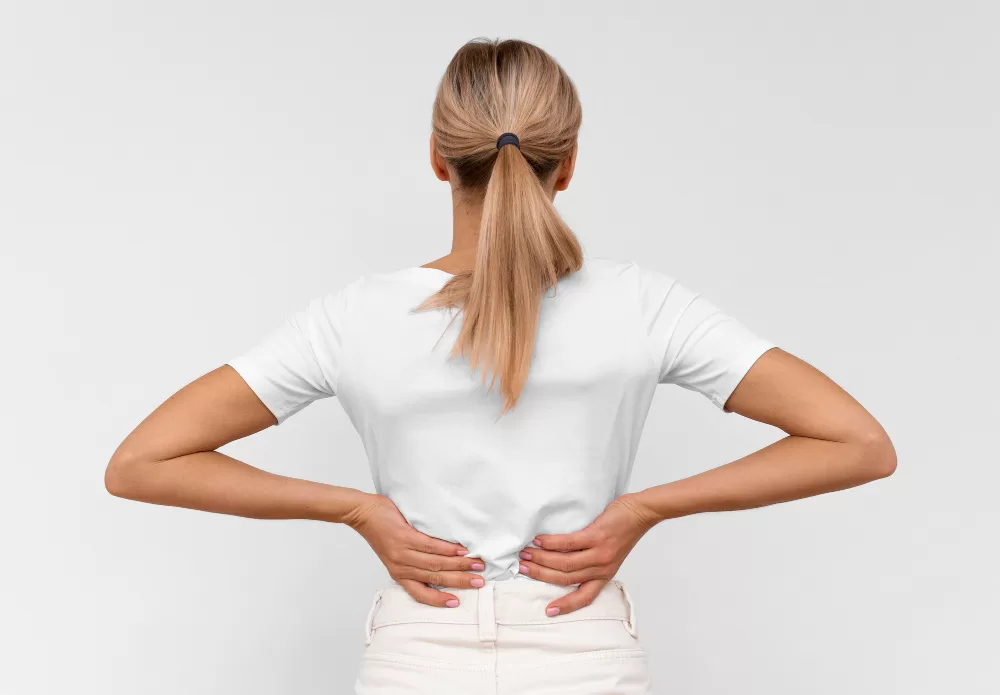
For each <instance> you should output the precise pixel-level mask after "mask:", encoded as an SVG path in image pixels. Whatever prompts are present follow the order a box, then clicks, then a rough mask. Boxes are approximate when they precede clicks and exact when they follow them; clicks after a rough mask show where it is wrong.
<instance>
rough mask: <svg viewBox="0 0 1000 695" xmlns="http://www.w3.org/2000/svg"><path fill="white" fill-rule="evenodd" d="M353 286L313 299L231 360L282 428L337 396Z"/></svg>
mask: <svg viewBox="0 0 1000 695" xmlns="http://www.w3.org/2000/svg"><path fill="white" fill-rule="evenodd" d="M348 289H349V286H348V287H345V288H343V289H341V290H339V291H336V292H331V293H329V294H327V295H325V296H322V297H316V298H313V299H311V300H309V301H308V302H307V303H306V304H305V305H304V306H302V307H300V308H299V309H298V310H296V311H294V312H293V313H291V314H290V315H289V316H287V317H286V318H285V320H284V321H283V322H282V323H281V324H280V325H278V326H277V327H275V328H273V329H272V330H271V331H270V332H269V333H267V334H266V335H265V336H264V337H263V338H262V339H261V340H260V341H259V342H257V343H256V344H254V345H251V346H250V347H249V348H247V349H246V350H244V351H243V352H241V353H239V354H237V355H236V356H235V357H233V358H232V359H230V360H229V361H228V362H227V364H228V365H229V366H231V367H232V368H233V369H235V370H236V371H237V372H238V373H239V375H240V376H241V377H243V380H244V381H246V382H247V385H248V386H250V388H251V389H253V391H254V393H256V394H257V397H258V398H260V400H261V401H262V402H263V403H264V405H265V406H267V408H268V410H270V411H271V412H272V413H273V414H274V417H275V418H276V419H277V424H279V425H280V424H281V423H283V422H284V421H285V420H287V419H288V418H289V417H291V416H292V415H294V414H295V413H297V412H299V411H300V410H302V409H303V408H305V407H306V406H307V405H309V404H310V403H312V402H313V401H315V400H318V399H320V398H329V397H330V396H335V395H336V394H337V389H338V382H339V380H340V369H341V362H342V353H343V347H344V335H345V324H346V315H347V298H348Z"/></svg>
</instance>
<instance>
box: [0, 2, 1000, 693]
mask: <svg viewBox="0 0 1000 695" xmlns="http://www.w3.org/2000/svg"><path fill="white" fill-rule="evenodd" d="M998 20H1000V12H998V11H997V9H996V5H995V3H990V2H978V3H977V2H936V3H932V2H913V1H910V2H903V1H899V2H883V1H867V2H856V1H849V2H844V1H841V2H792V1H789V2H754V3H743V2H737V1H735V0H734V1H732V2H726V3H718V2H698V3H694V2H685V3H680V2H670V3H664V2H657V3H641V4H640V3H629V2H614V3H593V2H566V3H562V4H557V3H539V2H513V1H505V2H495V3H474V2H435V3H385V2H378V3H365V4H362V3H358V4H355V5H354V6H343V7H342V6H340V4H339V3H336V2H329V1H327V2H319V1H317V2H280V3H279V2H273V3H262V2H245V1H244V2H239V3H237V2H218V1H213V2H204V1H201V2H189V1H184V2H176V1H175V2H170V3H167V2H160V3H152V2H121V3H113V4H112V3H107V2H87V3H71V2H65V3H52V2H37V1H35V2H28V1H27V0H22V1H18V2H10V1H9V0H7V1H6V2H3V3H2V4H0V202H2V204H0V233H2V247H0V302H2V311H3V313H2V319H3V326H4V327H3V340H2V342H0V351H2V364H3V366H4V368H3V398H2V399H0V422H2V423H3V424H2V426H0V427H2V429H3V447H2V451H3V454H2V455H3V467H2V476H3V485H2V488H0V496H2V500H0V501H2V504H0V515H2V516H0V523H2V529H3V530H2V534H3V536H2V537H3V545H4V550H3V557H4V560H3V562H2V564H3V567H4V570H3V573H2V575H0V583H2V586H0V624H2V628H0V630H2V632H0V637H2V639H3V641H4V643H5V644H4V645H3V649H2V657H0V662H2V666H0V691H2V692H4V693H11V694H17V695H29V694H34V693H65V692H73V693H81V694H83V693H101V694H114V695H132V694H140V695H147V694H148V695H158V694H163V695H166V694H171V695H173V694H174V693H179V692H183V693H190V694H192V695H194V694H206V695H208V694H211V695H225V694H227V693H233V694H236V693H239V694H240V695H258V694H260V695H263V694H265V693H267V694H271V693H296V694H298V695H306V694H309V693H315V694H319V693H346V692H348V691H349V690H350V688H351V685H352V684H353V679H354V676H355V669H356V665H357V660H358V658H359V655H360V653H361V650H362V623H363V620H364V618H365V615H366V613H367V610H368V608H369V602H370V599H371V595H372V592H373V591H374V590H375V588H376V587H378V586H379V585H381V584H382V583H384V582H385V581H386V580H387V579H388V577H387V575H386V573H385V571H384V569H383V568H382V567H381V565H380V564H379V563H378V561H377V559H376V558H375V556H374V554H373V553H371V551H370V550H369V548H368V546H367V545H366V544H365V543H364V541H363V540H362V539H361V538H360V537H358V536H356V535H355V534H353V532H352V531H350V530H349V529H347V528H344V527H338V526H333V525H324V524H321V523H315V522H295V521H289V522H264V521H252V520H246V519H239V518H234V517H226V516H221V515H211V514H205V513H201V512H194V511H187V510H180V509H175V508H165V507H157V506H153V505H142V504H138V503H134V502H128V501H124V500H120V499H116V498H113V497H111V496H110V495H109V494H107V493H106V492H105V490H104V488H103V481H102V476H103V471H104V467H105V465H106V463H107V460H108V458H109V457H110V455H111V453H112V452H113V451H114V448H115V447H116V446H117V444H118V443H119V442H120V441H121V440H122V438H124V437H125V436H126V435H127V434H128V432H129V431H130V430H131V429H132V428H133V427H134V426H135V425H136V424H137V423H138V422H139V421H140V420H141V419H142V418H143V417H145V415H146V414H148V413H149V412H150V411H151V410H152V409H153V408H155V407H156V406H157V405H158V404H159V403H160V402H162V401H163V400H164V399H165V398H166V397H168V396H169V395H170V394H171V393H173V392H174V391H175V390H177V389H178V388H180V387H182V386H183V385H184V384H186V383H188V382H189V381H191V380H193V379H194V378H196V377H197V376H199V375H201V374H203V373H205V372H207V371H209V370H211V369H213V368H215V367H217V366H218V365H220V364H221V363H223V362H224V361H226V360H227V359H229V358H230V357H232V356H234V355H236V354H238V353H240V352H242V351H243V350H244V349H245V348H246V347H248V346H249V345H251V344H253V343H255V342H256V341H257V340H258V339H260V338H261V337H262V335H263V334H264V333H265V332H266V331H268V330H269V329H271V328H272V327H273V326H275V325H277V323H278V322H280V321H282V320H283V319H284V317H285V316H286V315H287V314H288V313H289V312H290V311H292V310H294V309H295V308H297V307H299V306H301V305H302V303H303V302H304V301H305V300H307V299H309V298H311V297H313V296H316V295H318V294H321V293H325V292H327V291H330V290H331V289H335V288H337V287H339V286H341V285H342V284H344V283H346V282H348V281H350V280H352V279H354V278H355V277H357V276H358V275H360V274H363V273H367V272H371V271H380V270H390V269H395V268H399V267H404V266H411V265H420V264H422V263H425V262H427V261H429V260H432V259H434V258H436V257H438V256H440V255H443V254H444V253H447V251H448V248H449V243H450V208H449V198H448V189H447V186H446V185H445V184H442V183H440V182H439V181H437V180H436V179H435V178H434V177H433V175H432V174H431V171H430V169H429V165H428V163H427V137H428V134H429V127H430V109H431V102H432V99H433V96H434V90H435V86H436V83H437V80H438V79H439V78H440V75H441V73H442V72H443V70H444V68H445V65H446V64H447V61H448V60H449V59H450V57H451V56H452V54H453V53H454V51H455V50H456V49H457V48H458V47H459V46H460V45H461V44H462V43H463V42H464V41H465V40H467V39H470V38H472V37H475V36H480V35H486V36H500V37H518V38H524V39H527V40H529V41H533V42H535V43H537V44H539V45H540V46H542V47H543V48H545V49H546V50H548V51H549V52H551V53H552V55H554V56H555V57H556V58H557V59H558V60H559V61H560V62H561V63H562V64H563V65H564V67H565V68H566V69H567V71H568V72H569V74H570V75H571V76H572V77H573V79H574V80H575V82H576V84H577V85H578V87H579V89H580V93H581V97H582V101H583V105H584V126H583V130H582V132H581V136H580V142H581V145H580V156H579V164H578V167H577V173H576V178H575V180H574V181H573V184H572V186H571V188H570V190H569V191H567V192H566V193H564V194H560V196H559V197H558V198H557V204H558V206H559V209H560V210H561V211H562V213H563V214H564V215H565V217H566V218H567V220H568V221H569V222H570V224H571V225H572V226H573V228H574V229H575V230H576V231H577V233H578V234H579V236H580V238H581V240H582V241H583V243H584V245H585V246H586V247H587V250H588V251H589V252H591V253H594V254H597V255H604V256H610V257H616V258H631V259H635V260H639V261H643V262H644V263H645V264H647V265H649V266H650V267H653V268H656V269H658V270H661V271H664V272H667V273H670V274H673V275H674V276H676V277H678V278H680V279H681V280H682V281H684V282H685V283H686V284H688V285H690V286H692V287H695V288H697V289H699V290H701V291H703V292H705V293H706V294H707V295H708V296H709V297H711V298H712V299H713V300H714V301H715V302H716V303H718V304H719V305H720V306H722V307H723V308H725V309H727V310H728V311H729V312H731V313H732V314H734V315H736V316H738V317H739V318H740V319H742V320H743V321H744V322H745V323H747V324H748V325H749V326H751V327H752V328H754V329H755V330H756V331H758V332H759V333H760V334H762V335H764V336H767V337H768V338H771V339H773V340H775V341H776V342H778V343H779V344H780V345H781V346H782V347H784V348H785V349H786V350H788V351H790V352H792V353H794V354H796V355H799V356H800V357H802V358H803V359H805V360H807V361H809V362H811V363H812V364H814V365H815V366H817V367H818V368H820V369H822V370H823V371H825V372H826V373H827V374H828V375H830V376H831V377H832V378H834V379H835V380H836V381H838V382H839V383H840V384H841V385H843V386H844V387H845V388H846V389H847V390H848V391H849V392H851V393H852V394H853V395H855V396H856V397H857V398H858V399H859V400H860V401H861V402H862V403H863V404H864V405H865V406H866V407H867V408H868V409H869V410H870V411H871V412H872V413H873V414H874V415H875V416H876V417H877V418H878V419H879V420H880V421H881V422H882V423H883V424H884V426H885V427H886V429H887V430H888V432H889V433H890V435H891V436H892V438H893V440H894V442H895V444H896V448H897V450H898V454H899V468H898V471H897V473H896V474H895V476H893V477H891V478H889V479H887V480H883V481H879V482H877V483H874V484H871V485H868V486H865V487H862V488H859V489H855V490H852V491H848V492H843V493H838V494H834V495H828V496H823V497H820V498H814V499H809V500H805V501H800V502H794V503H790V504H784V505H778V506H775V507H770V508H766V509H762V510H755V511H748V512H738V513H727V514H719V515H711V516H709V515H705V516H701V517H697V518H688V519H683V520H677V521H673V522H669V523H664V524H662V525H660V526H659V527H657V528H656V529H655V530H654V531H653V532H652V533H651V534H650V535H649V536H648V537H647V538H646V539H644V540H643V542H642V543H640V545H639V546H638V548H637V549H636V550H635V551H634V553H633V554H632V556H631V557H630V558H629V560H628V561H627V562H626V564H625V565H624V567H623V569H622V572H621V574H620V575H619V576H620V577H621V578H622V579H624V580H625V581H626V582H628V583H629V584H630V585H631V587H632V589H633V594H634V596H635V599H636V602H637V606H638V611H639V624H638V625H639V630H640V634H641V637H642V639H643V640H644V641H645V643H646V645H647V647H648V649H649V651H650V653H651V655H652V667H653V670H654V679H655V683H656V686H657V688H656V692H658V693H664V694H666V693H685V694H698V695H702V694H704V695H708V694H720V695H721V694H727V695H728V694H730V693H737V692H738V693H767V694H768V695H782V694H788V695H792V694H796V695H798V694H800V693H806V692H808V693H816V694H822V695H827V694H829V695H842V694H843V693H852V694H857V695H861V694H868V693H870V694H873V695H874V694H879V695H884V694H885V693H903V694H907V695H911V694H915V693H944V692H961V693H964V694H967V695H969V694H972V693H996V692H998V690H1000V685H998V681H1000V666H998V660H997V658H996V654H997V647H998V640H997V637H996V635H997V623H998V621H1000V602H998V598H997V590H996V589H997V569H998V567H997V560H996V552H997V542H996V532H997V530H998V512H997V505H996V492H995V489H996V485H997V484H998V483H1000V474H998V472H997V463H998V456H997V452H996V439H997V438H996V433H997V426H996V416H997V414H998V413H997V408H996V400H995V393H996V387H997V381H998V380H997V375H996V365H997V354H998V352H997V351H998V341H997V334H996V328H995V326H996V312H997V299H998V285H997V279H996V265H997V261H998V254H997V246H996V239H997V232H998V218H1000V214H998V212H1000V211H998V203H997V193H998V191H1000V180H998V178H1000V177H998V167H997V162H998V161H1000V137H998V118H1000V99H998V92H997V67H998V65H1000V51H998V48H997V47H998V44H1000V41H998V38H1000V37H998V32H997V27H998ZM780 434H781V433H780V432H778V431H777V430H775V429H773V428H770V427H768V426H765V425H762V424H759V423H755V422H752V421H750V420H746V419H744V418H741V417H740V416H738V415H729V416H726V415H723V414H721V413H720V412H718V411H716V410H715V409H714V407H713V406H712V405H711V404H710V403H709V402H708V401H707V400H706V399H704V398H703V397H701V396H699V395H697V394H694V393H689V392H686V391H683V390H681V389H671V388H668V387H662V388H661V390H660V392H659V393H658V394H657V398H656V401H655V403H654V405H653V408H652V411H651V413H650V415H649V419H648V421H647V424H646V430H645V434H644V438H643V442H642V446H641V447H640V450H639V454H638V459H637V461H636V467H635V472H634V476H633V479H632V489H638V488H642V487H647V486H649V485H653V484H657V483H660V482H664V481H667V480H670V479H674V478H677V477H681V476H684V475H688V474H691V473H694V472H696V471H699V470H703V469H705V468H708V467H711V466H715V465H719V464H722V463H725V462H727V461H729V460H732V459H735V458H738V457H740V456H743V455H745V454H747V453H749V452H751V451H754V450H756V449H758V448H760V447H761V446H764V445H766V444H768V443H770V442H772V441H774V440H775V439H777V438H778V437H779V436H780ZM225 451H226V452H227V453H230V454H232V455H234V456H238V457H241V458H243V459H244V460H246V461H248V462H250V463H252V464H255V465H259V466H261V467H264V468H267V469H269V470H274V471H280V472H282V473H286V474H291V475H297V476H301V477H306V478H312V479H316V480H322V481H328V482H333V483H337V484H343V485H349V486H354V487H360V488H362V489H366V490H371V489H372V488H371V481H370V478H369V476H368V470H367V465H366V462H365V459H364V452H363V450H362V447H361V444H360V440H359V439H358V437H357V436H356V434H355V433H354V431H353V429H352V428H351V426H350V423H349V422H348V420H347V418H346V416H345V415H344V413H343V411H342V409H341V407H340V405H339V404H338V403H337V402H336V400H335V399H330V400H327V401H322V402H320V403H317V404H314V405H312V406H311V407H309V408H307V409H306V410H305V411H303V412H302V413H300V414H299V415H297V416H295V417H294V418H293V419H291V420H290V421H288V423H287V424H285V425H283V426H281V427H280V428H272V429H270V430H267V431H264V432H262V433H260V434H258V435H255V436H253V437H251V438H248V439H246V440H243V441H240V442H236V443H234V444H232V445H230V446H228V447H226V448H225ZM525 484H530V481H525Z"/></svg>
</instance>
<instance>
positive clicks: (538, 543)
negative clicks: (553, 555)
mask: <svg viewBox="0 0 1000 695" xmlns="http://www.w3.org/2000/svg"><path fill="white" fill-rule="evenodd" d="M531 542H532V543H534V544H535V545H537V546H538V547H539V548H541V547H542V542H541V541H540V540H538V539H537V538H535V539H532V541H531Z"/></svg>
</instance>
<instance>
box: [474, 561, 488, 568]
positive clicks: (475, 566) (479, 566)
mask: <svg viewBox="0 0 1000 695" xmlns="http://www.w3.org/2000/svg"><path fill="white" fill-rule="evenodd" d="M472 569H474V570H484V569H486V565H484V564H483V563H481V562H473V563H472Z"/></svg>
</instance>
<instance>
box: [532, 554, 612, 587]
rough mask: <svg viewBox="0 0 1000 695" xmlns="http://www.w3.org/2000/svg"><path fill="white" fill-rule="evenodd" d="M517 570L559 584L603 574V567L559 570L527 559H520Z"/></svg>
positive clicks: (533, 577) (581, 580) (567, 583)
mask: <svg viewBox="0 0 1000 695" xmlns="http://www.w3.org/2000/svg"><path fill="white" fill-rule="evenodd" d="M518 571H519V572H520V573H521V574H525V575H527V576H529V577H531V578H532V579H538V580H540V581H543V582H548V583H549V584H558V585H559V586H568V585H570V584H580V583H582V582H585V581H587V580H588V579H596V578H597V577H600V576H602V575H603V574H604V568H602V567H586V568H584V569H582V570H576V571H574V572H560V571H559V570H554V569H550V568H548V567H542V566H541V565H536V564H535V563H533V562H530V561H528V560H521V565H520V567H519V569H518Z"/></svg>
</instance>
